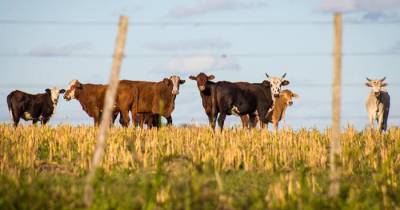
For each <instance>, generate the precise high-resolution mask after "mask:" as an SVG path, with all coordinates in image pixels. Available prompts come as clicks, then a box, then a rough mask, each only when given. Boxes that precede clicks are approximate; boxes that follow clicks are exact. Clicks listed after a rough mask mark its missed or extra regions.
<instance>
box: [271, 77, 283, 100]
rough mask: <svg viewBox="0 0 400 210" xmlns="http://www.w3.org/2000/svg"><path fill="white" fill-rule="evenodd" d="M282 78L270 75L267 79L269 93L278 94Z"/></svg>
mask: <svg viewBox="0 0 400 210" xmlns="http://www.w3.org/2000/svg"><path fill="white" fill-rule="evenodd" d="M283 80H284V79H283V78H280V77H271V78H269V79H268V81H269V83H270V84H271V93H272V95H273V96H278V95H279V93H280V92H281V86H282V82H283Z"/></svg>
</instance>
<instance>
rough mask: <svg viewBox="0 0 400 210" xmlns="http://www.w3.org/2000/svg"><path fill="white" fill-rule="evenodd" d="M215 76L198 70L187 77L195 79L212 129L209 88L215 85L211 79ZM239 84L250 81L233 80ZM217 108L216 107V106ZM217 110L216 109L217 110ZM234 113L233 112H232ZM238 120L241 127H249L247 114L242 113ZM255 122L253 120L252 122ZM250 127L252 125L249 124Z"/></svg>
mask: <svg viewBox="0 0 400 210" xmlns="http://www.w3.org/2000/svg"><path fill="white" fill-rule="evenodd" d="M214 78H215V76H214V75H209V76H207V75H206V74H205V73H203V72H200V73H199V74H198V75H197V76H190V77H189V79H191V80H194V81H196V83H197V87H198V89H199V91H200V97H201V102H202V104H203V108H204V111H205V112H206V115H207V117H208V121H209V124H210V126H211V127H212V128H213V129H214V128H215V123H214V122H215V118H216V117H217V116H216V113H215V114H214V116H213V114H212V100H211V99H212V98H211V89H212V88H214V87H215V84H216V83H215V82H213V81H211V80H213V79H214ZM235 84H238V85H239V86H243V87H245V86H248V85H249V84H250V83H247V82H235ZM216 109H218V107H217V108H216ZM217 112H218V110H217ZM233 114H234V113H233ZM240 120H241V121H242V125H243V128H249V116H248V115H242V116H240ZM253 123H255V122H253ZM250 127H252V126H250Z"/></svg>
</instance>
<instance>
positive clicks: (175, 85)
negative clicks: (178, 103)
mask: <svg viewBox="0 0 400 210" xmlns="http://www.w3.org/2000/svg"><path fill="white" fill-rule="evenodd" d="M169 80H171V81H172V84H173V87H172V94H173V95H178V94H179V85H182V84H183V83H185V80H181V78H180V77H179V76H176V75H173V76H171V77H170V78H169Z"/></svg>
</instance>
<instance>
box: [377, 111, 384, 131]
mask: <svg viewBox="0 0 400 210" xmlns="http://www.w3.org/2000/svg"><path fill="white" fill-rule="evenodd" d="M378 116H379V117H378V131H379V132H382V130H383V113H379V114H378Z"/></svg>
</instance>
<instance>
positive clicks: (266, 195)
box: [0, 124, 400, 210]
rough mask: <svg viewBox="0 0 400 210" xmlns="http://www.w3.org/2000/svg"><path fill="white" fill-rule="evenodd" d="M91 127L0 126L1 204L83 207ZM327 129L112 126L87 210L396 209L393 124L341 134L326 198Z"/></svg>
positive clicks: (398, 153)
mask: <svg viewBox="0 0 400 210" xmlns="http://www.w3.org/2000/svg"><path fill="white" fill-rule="evenodd" d="M96 132H97V129H96V128H93V127H72V126H68V125H64V126H58V127H54V128H53V127H40V126H36V127H35V126H23V127H18V128H17V129H14V128H13V127H11V126H10V125H6V124H1V125H0V209H10V210H12V209H84V208H85V206H84V204H83V200H82V194H83V185H84V180H85V174H86V172H87V169H88V167H89V164H90V160H91V155H92V152H93V148H94V145H95V136H96ZM328 150H329V130H326V131H324V132H319V131H318V130H306V129H304V130H300V131H293V130H284V131H280V132H278V133H272V132H267V131H260V130H251V131H249V130H243V129H231V130H226V131H225V132H224V133H216V134H213V133H212V132H211V131H210V130H209V129H208V128H206V127H192V128H162V129H160V130H158V131H156V130H139V129H132V128H128V129H124V128H112V129H110V133H109V138H108V140H107V148H106V151H105V156H104V160H103V162H102V166H101V169H99V170H98V173H97V175H96V180H95V182H94V183H93V184H94V189H95V200H94V203H93V206H92V207H91V208H92V209H171V210H175V209H400V186H399V184H400V129H399V128H392V129H390V130H389V131H388V132H386V133H385V134H379V133H375V132H371V131H362V132H360V131H356V130H354V129H352V128H347V129H346V130H345V131H344V132H343V134H342V156H341V159H340V161H339V165H340V169H341V179H340V181H341V189H340V196H339V197H337V198H334V199H331V198H329V197H328V195H327V190H328V186H329V165H328Z"/></svg>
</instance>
